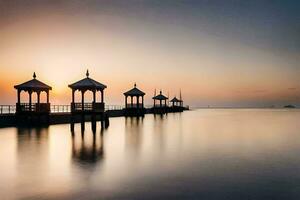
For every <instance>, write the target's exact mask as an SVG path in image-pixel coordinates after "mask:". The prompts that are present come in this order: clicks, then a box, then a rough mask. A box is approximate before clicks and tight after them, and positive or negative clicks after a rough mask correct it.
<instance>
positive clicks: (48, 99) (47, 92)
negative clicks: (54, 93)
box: [47, 90, 49, 103]
mask: <svg viewBox="0 0 300 200" xmlns="http://www.w3.org/2000/svg"><path fill="white" fill-rule="evenodd" d="M47 103H49V90H48V91H47Z"/></svg>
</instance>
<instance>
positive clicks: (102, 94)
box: [101, 90, 104, 103]
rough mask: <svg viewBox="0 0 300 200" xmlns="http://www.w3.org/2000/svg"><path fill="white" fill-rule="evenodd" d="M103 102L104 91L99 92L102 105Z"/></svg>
mask: <svg viewBox="0 0 300 200" xmlns="http://www.w3.org/2000/svg"><path fill="white" fill-rule="evenodd" d="M103 102H104V91H103V90H101V103H103Z"/></svg>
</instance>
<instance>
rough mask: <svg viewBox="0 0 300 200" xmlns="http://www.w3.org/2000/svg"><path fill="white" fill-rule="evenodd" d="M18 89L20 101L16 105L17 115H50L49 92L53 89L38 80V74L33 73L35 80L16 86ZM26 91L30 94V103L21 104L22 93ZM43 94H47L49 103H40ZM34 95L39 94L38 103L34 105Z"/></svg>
mask: <svg viewBox="0 0 300 200" xmlns="http://www.w3.org/2000/svg"><path fill="white" fill-rule="evenodd" d="M14 88H15V89H17V92H18V93H17V94H18V101H17V103H16V114H21V113H22V114H26V113H28V114H29V113H31V114H33V113H38V114H42V113H44V114H49V113H50V103H49V91H50V90H51V89H52V88H51V87H50V86H48V85H46V84H45V83H43V82H41V81H39V80H37V79H36V74H35V73H33V79H32V80H30V81H27V82H25V83H22V84H20V85H15V86H14ZM22 91H25V92H28V94H29V102H28V103H21V92H22ZM41 92H46V94H47V102H46V103H41V102H40V95H41ZM32 93H36V94H37V102H36V103H32Z"/></svg>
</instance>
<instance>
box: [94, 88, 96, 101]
mask: <svg viewBox="0 0 300 200" xmlns="http://www.w3.org/2000/svg"><path fill="white" fill-rule="evenodd" d="M93 103H96V90H94V91H93Z"/></svg>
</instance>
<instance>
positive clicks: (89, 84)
mask: <svg viewBox="0 0 300 200" xmlns="http://www.w3.org/2000/svg"><path fill="white" fill-rule="evenodd" d="M106 87H107V86H106V85H104V84H102V83H99V82H97V81H95V80H94V79H91V78H90V77H89V71H88V70H87V72H86V78H84V79H82V80H80V81H77V82H75V83H73V84H70V85H69V88H71V89H72V103H71V112H72V113H89V112H96V113H97V112H100V113H101V112H104V89H105V88H106ZM77 90H78V91H80V92H81V102H80V103H76V102H75V92H76V91H77ZM86 91H92V92H93V102H92V103H85V101H84V93H85V92H86ZM98 91H100V93H101V102H96V93H97V92H98Z"/></svg>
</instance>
